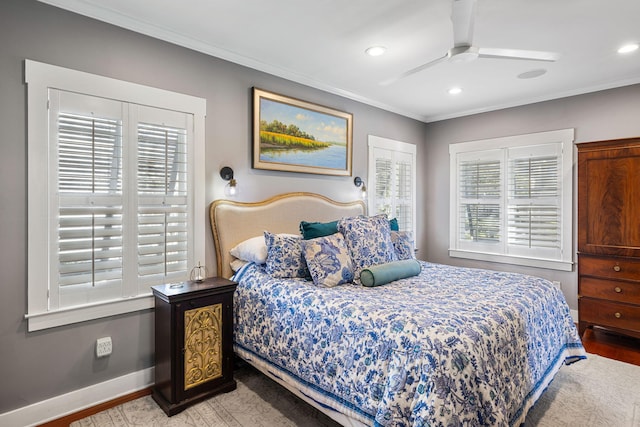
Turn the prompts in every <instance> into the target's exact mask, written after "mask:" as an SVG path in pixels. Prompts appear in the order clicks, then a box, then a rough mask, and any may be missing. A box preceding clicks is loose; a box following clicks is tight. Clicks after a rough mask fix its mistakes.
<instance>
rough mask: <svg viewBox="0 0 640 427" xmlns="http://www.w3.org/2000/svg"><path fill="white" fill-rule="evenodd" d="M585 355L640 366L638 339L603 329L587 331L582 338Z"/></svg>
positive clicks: (639, 342)
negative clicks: (595, 355) (593, 355)
mask: <svg viewBox="0 0 640 427" xmlns="http://www.w3.org/2000/svg"><path fill="white" fill-rule="evenodd" d="M582 344H583V345H584V348H585V350H587V353H593V354H598V355H600V356H603V357H608V358H609V359H615V360H619V361H621V362H626V363H631V364H633V365H638V366H640V339H638V338H631V337H627V336H623V335H618V334H614V333H613V332H608V331H606V330H604V329H600V328H593V329H587V330H586V331H585V332H584V335H583V336H582Z"/></svg>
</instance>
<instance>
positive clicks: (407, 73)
mask: <svg viewBox="0 0 640 427" xmlns="http://www.w3.org/2000/svg"><path fill="white" fill-rule="evenodd" d="M447 58H448V55H444V56H442V57H440V58H438V59H434V60H433V61H429V62H427V63H426V64H422V65H420V66H418V67H416V68H412V69H410V70H409V71H405V72H404V73H402V74H400V75H399V76H396V77H393V78H390V79H388V80H384V81H382V82H380V83H379V85H380V86H388V85H390V84H392V83H395V82H397V81H398V80H402V79H404V78H405V77H409V76H410V75H413V74H416V73H419V72H420V71H422V70H426V69H427V68H429V67H433V66H434V65H436V64H438V63H439V62H442V61H444V60H446V59H447Z"/></svg>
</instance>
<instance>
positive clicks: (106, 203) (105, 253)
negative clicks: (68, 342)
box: [52, 91, 124, 307]
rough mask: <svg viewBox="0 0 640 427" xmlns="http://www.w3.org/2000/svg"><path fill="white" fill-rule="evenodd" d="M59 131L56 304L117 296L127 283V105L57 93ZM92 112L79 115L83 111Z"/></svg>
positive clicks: (55, 127) (56, 126)
mask: <svg viewBox="0 0 640 427" xmlns="http://www.w3.org/2000/svg"><path fill="white" fill-rule="evenodd" d="M53 92H54V95H55V96H53V97H52V98H53V101H54V102H53V104H54V109H53V110H54V111H53V112H52V114H55V116H54V117H55V120H53V121H52V127H53V133H54V134H55V135H57V152H56V153H55V155H56V156H57V174H56V177H55V179H56V181H57V200H56V203H55V205H56V206H57V216H56V217H55V219H56V227H55V230H56V236H55V238H54V239H53V244H54V245H55V251H54V253H55V254H56V258H55V264H53V265H54V268H55V269H56V270H57V276H58V287H56V288H55V289H52V294H53V296H54V297H55V302H54V304H53V305H54V306H55V305H58V304H59V306H61V307H64V306H71V305H77V304H82V303H90V302H95V301H97V300H104V299H112V298H116V297H118V296H119V295H120V290H121V286H122V281H123V268H124V267H123V239H122V230H123V193H122V188H123V180H122V165H123V154H122V118H121V112H122V106H121V104H120V103H118V102H114V101H106V100H98V99H93V100H91V102H89V104H91V103H93V102H95V103H96V104H97V105H91V107H93V108H91V109H88V108H87V107H89V105H86V104H87V103H86V101H87V100H86V99H82V97H80V96H78V95H75V94H70V93H62V92H59V91H53ZM91 110H93V114H87V113H79V112H78V111H86V112H91Z"/></svg>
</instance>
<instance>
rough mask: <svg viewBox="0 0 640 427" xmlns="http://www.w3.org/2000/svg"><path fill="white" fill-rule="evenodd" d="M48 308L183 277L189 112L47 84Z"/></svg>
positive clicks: (189, 258)
mask: <svg viewBox="0 0 640 427" xmlns="http://www.w3.org/2000/svg"><path fill="white" fill-rule="evenodd" d="M50 98H51V107H50V118H51V120H50V122H51V124H50V132H51V133H52V135H54V137H55V138H54V139H55V141H56V144H55V150H54V152H53V153H52V155H53V156H54V157H56V158H57V162H56V163H55V165H56V166H55V171H53V176H54V179H55V181H56V182H57V189H58V191H57V192H56V195H55V196H54V198H53V199H52V206H55V209H56V212H57V215H56V216H55V224H52V230H53V231H52V232H53V233H55V235H54V236H53V239H52V245H53V248H52V249H53V250H52V251H51V254H52V269H53V271H54V272H55V275H54V277H57V283H52V284H51V285H50V295H49V300H50V302H49V305H50V307H51V308H54V309H55V308H65V307H73V306H78V305H83V304H89V303H96V302H102V301H109V300H115V299H118V298H122V297H127V296H135V295H140V294H144V293H145V292H148V291H149V286H151V285H155V284H160V283H167V282H172V281H182V280H187V279H188V278H189V266H190V265H192V264H193V245H192V240H193V225H192V222H193V221H192V211H191V208H190V206H191V203H192V200H191V198H192V196H191V195H190V194H189V193H190V187H189V185H190V184H189V152H188V146H189V138H190V129H192V126H193V117H192V115H189V114H185V113H180V112H174V111H168V110H162V109H158V108H152V107H145V106H139V105H135V104H127V103H122V102H118V101H112V100H106V99H102V98H98V97H93V96H88V95H79V94H74V93H70V92H64V91H58V90H51V91H50Z"/></svg>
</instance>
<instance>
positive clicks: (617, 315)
mask: <svg viewBox="0 0 640 427" xmlns="http://www.w3.org/2000/svg"><path fill="white" fill-rule="evenodd" d="M614 316H616V319H619V318H621V317H622V314H620V313H616V314H614Z"/></svg>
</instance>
